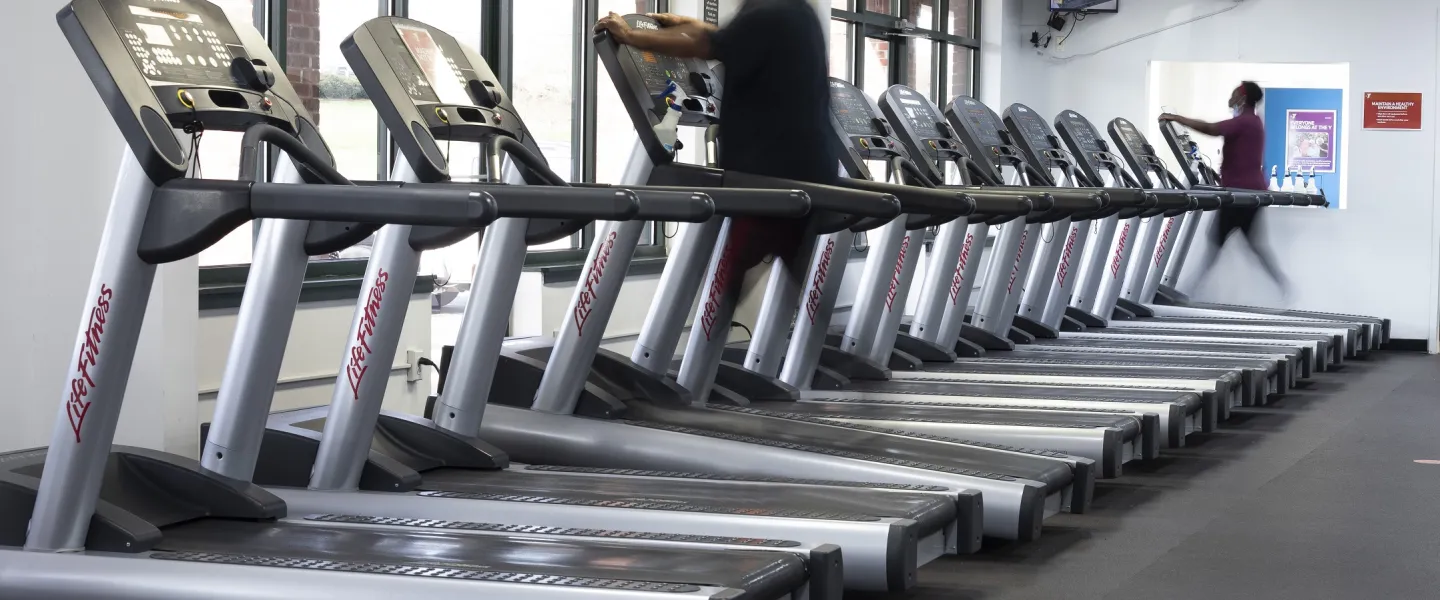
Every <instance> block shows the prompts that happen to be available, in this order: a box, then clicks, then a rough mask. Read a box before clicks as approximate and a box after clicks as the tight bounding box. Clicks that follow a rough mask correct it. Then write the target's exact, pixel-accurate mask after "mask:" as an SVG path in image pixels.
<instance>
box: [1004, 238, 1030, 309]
mask: <svg viewBox="0 0 1440 600" xmlns="http://www.w3.org/2000/svg"><path fill="white" fill-rule="evenodd" d="M1029 239H1030V231H1029V230H1026V231H1022V232H1020V250H1019V251H1018V252H1016V253H1015V265H1014V266H1012V267H1010V285H1008V286H1005V293H1007V294H1008V293H1010V292H1013V291H1015V279H1016V278H1018V277H1020V258H1021V257H1023V256H1025V242H1027V241H1029Z"/></svg>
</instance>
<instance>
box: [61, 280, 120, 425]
mask: <svg viewBox="0 0 1440 600" xmlns="http://www.w3.org/2000/svg"><path fill="white" fill-rule="evenodd" d="M114 296H115V291H114V290H112V289H110V286H108V285H106V284H103V283H102V284H100V295H99V296H97V297H96V298H95V306H94V307H92V308H91V309H90V321H89V322H88V323H86V325H85V332H84V333H85V339H84V340H82V341H81V343H80V360H79V361H78V362H76V363H75V376H74V377H71V378H70V399H69V400H67V401H66V402H65V413H66V414H67V415H68V416H69V417H70V430H71V431H73V432H75V443H77V444H78V443H80V429H81V427H83V426H84V425H85V415H87V414H89V413H90V401H89V400H86V399H85V397H86V396H89V395H90V392H91V390H94V389H95V378H94V377H91V376H90V367H93V366H95V361H97V360H99V359H100V342H101V339H102V338H103V337H104V335H105V317H106V315H108V314H110V299H111V298H113V297H114Z"/></svg>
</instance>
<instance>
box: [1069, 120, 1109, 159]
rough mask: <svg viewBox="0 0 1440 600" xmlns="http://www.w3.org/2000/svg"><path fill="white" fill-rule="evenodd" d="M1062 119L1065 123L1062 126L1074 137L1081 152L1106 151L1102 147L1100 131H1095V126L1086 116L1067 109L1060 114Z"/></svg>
mask: <svg viewBox="0 0 1440 600" xmlns="http://www.w3.org/2000/svg"><path fill="white" fill-rule="evenodd" d="M1060 120H1061V123H1063V125H1061V126H1062V127H1064V128H1065V130H1066V131H1068V132H1069V133H1070V136H1071V137H1072V138H1074V140H1075V145H1076V146H1077V148H1076V149H1077V150H1079V151H1080V152H1081V153H1083V154H1089V153H1091V152H1103V151H1104V149H1103V148H1101V147H1100V133H1099V132H1098V131H1095V127H1094V126H1093V125H1091V124H1090V122H1089V121H1086V120H1085V117H1082V116H1080V113H1077V112H1074V111H1069V110H1067V111H1065V112H1063V113H1061V114H1060Z"/></svg>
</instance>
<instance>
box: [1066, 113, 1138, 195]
mask: <svg viewBox="0 0 1440 600" xmlns="http://www.w3.org/2000/svg"><path fill="white" fill-rule="evenodd" d="M1055 131H1056V132H1057V133H1059V134H1060V139H1061V140H1064V142H1065V145H1066V146H1068V147H1069V148H1070V155H1071V156H1073V157H1075V159H1076V160H1075V164H1076V166H1077V167H1079V169H1080V171H1081V172H1082V173H1084V174H1085V177H1086V178H1087V179H1089V180H1090V181H1093V182H1095V183H1096V184H1097V185H1104V184H1105V183H1106V181H1105V178H1104V176H1103V175H1102V174H1105V173H1108V174H1109V175H1110V179H1111V185H1113V186H1115V187H1126V186H1127V184H1126V182H1125V178H1126V173H1125V163H1124V159H1122V158H1120V157H1119V156H1116V155H1115V154H1114V153H1112V152H1110V144H1109V143H1107V142H1106V141H1105V138H1104V137H1103V136H1102V135H1101V134H1100V131H1099V130H1097V129H1095V125H1093V124H1091V123H1090V120H1089V119H1086V118H1085V117H1084V116H1083V115H1081V114H1080V113H1078V112H1075V111H1073V110H1067V111H1062V112H1061V113H1060V115H1059V116H1057V117H1055Z"/></svg>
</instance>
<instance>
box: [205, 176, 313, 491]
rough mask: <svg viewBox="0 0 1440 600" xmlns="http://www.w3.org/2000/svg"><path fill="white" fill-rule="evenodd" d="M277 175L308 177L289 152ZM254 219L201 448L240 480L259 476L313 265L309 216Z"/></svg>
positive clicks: (281, 179) (211, 463) (209, 464)
mask: <svg viewBox="0 0 1440 600" xmlns="http://www.w3.org/2000/svg"><path fill="white" fill-rule="evenodd" d="M274 181H275V182H276V183H292V184H298V183H303V180H302V179H301V177H300V172H299V171H298V170H297V169H296V168H295V163H293V162H291V160H290V157H289V156H288V155H281V157H280V160H279V162H278V163H277V164H276V168H275V177H274ZM256 226H257V227H259V228H260V233H259V235H257V236H256V237H255V255H254V259H253V260H252V261H251V263H250V273H249V274H248V275H246V277H245V295H244V297H242V298H241V300H240V310H239V313H238V314H237V315H236V320H235V338H234V339H233V340H231V342H230V355H229V356H228V357H226V359H225V373H224V375H223V376H222V377H221V379H220V393H219V394H218V395H217V397H216V399H215V417H214V419H212V420H211V421H210V433H209V435H207V436H206V438H205V448H204V449H203V450H201V452H200V465H201V466H203V467H205V468H206V469H209V470H211V471H214V472H216V473H219V474H221V475H224V476H226V477H230V478H232V479H239V480H241V481H250V480H251V478H253V477H254V475H255V462H256V461H257V460H259V458H260V445H261V442H262V441H263V440H264V438H265V420H266V418H267V417H269V414H270V405H271V402H272V401H273V400H274V398H275V386H276V381H278V380H279V378H280V363H281V361H282V360H283V359H284V358H285V345H286V343H287V342H289V340H290V329H291V325H292V323H293V322H294V320H295V309H296V307H297V306H299V304H300V288H302V287H303V286H304V285H305V269H306V267H307V266H308V265H309V264H310V257H309V255H307V254H306V253H305V234H306V232H307V231H308V230H309V229H310V222H309V221H294V220H286V219H265V220H263V221H259V222H258V223H256Z"/></svg>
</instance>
